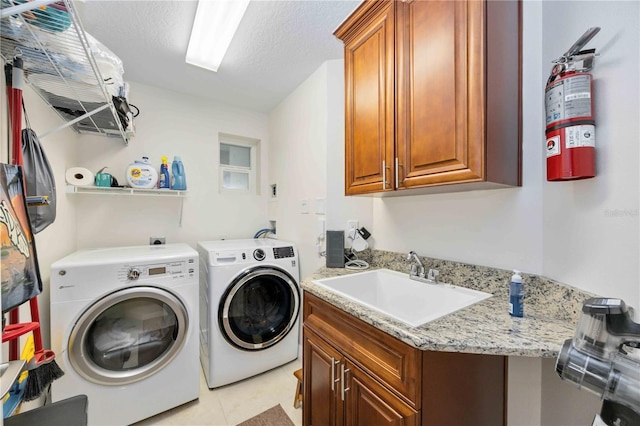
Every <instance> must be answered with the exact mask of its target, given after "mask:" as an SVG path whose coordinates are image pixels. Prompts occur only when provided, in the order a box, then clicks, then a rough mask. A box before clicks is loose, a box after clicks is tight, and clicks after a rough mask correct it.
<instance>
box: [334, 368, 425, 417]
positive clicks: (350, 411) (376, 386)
mask: <svg viewBox="0 0 640 426" xmlns="http://www.w3.org/2000/svg"><path fill="white" fill-rule="evenodd" d="M345 365H346V372H345V375H344V376H345V378H344V380H345V389H346V391H345V404H346V405H345V408H344V410H345V413H344V422H345V425H348V426H356V425H389V426H391V425H393V426H418V425H419V424H420V413H419V412H418V411H416V410H414V409H413V408H411V407H410V406H409V405H407V404H406V403H405V402H404V401H402V399H400V398H398V397H397V396H396V395H395V394H393V393H392V392H390V391H389V390H388V389H387V388H386V387H384V386H383V385H381V384H380V383H379V382H378V381H377V380H376V379H374V378H372V377H371V376H369V375H368V374H367V373H365V372H364V371H362V370H361V369H360V368H358V366H357V365H355V364H353V363H351V362H349V361H347V362H346V364H345Z"/></svg>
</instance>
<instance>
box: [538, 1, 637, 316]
mask: <svg viewBox="0 0 640 426" xmlns="http://www.w3.org/2000/svg"><path fill="white" fill-rule="evenodd" d="M569 17H570V19H568V18H569ZM595 26H599V27H601V28H602V30H601V31H600V33H598V34H597V35H596V36H595V38H594V39H593V40H592V41H591V42H590V43H589V44H588V46H587V47H596V49H597V51H596V52H599V53H600V54H601V56H600V57H598V58H597V59H596V61H595V67H594V69H593V71H592V74H593V76H594V98H595V119H596V153H597V154H596V156H597V157H596V173H597V176H596V177H595V178H594V179H588V180H584V181H575V182H562V183H557V182H545V183H544V198H543V204H544V226H543V231H544V248H543V254H544V272H545V275H547V276H548V277H551V278H554V279H556V280H558V281H560V282H565V283H567V284H571V285H575V286H576V287H580V288H583V289H585V290H588V291H592V292H594V293H598V294H601V295H603V296H611V297H620V298H622V299H624V300H626V301H627V303H628V304H631V305H634V304H636V303H637V302H638V301H639V300H640V285H639V278H638V277H639V273H640V270H639V269H638V256H639V251H638V232H639V228H638V216H639V215H638V191H639V187H640V180H639V175H638V140H640V131H639V127H638V123H639V121H638V117H640V106H639V101H638V100H639V93H640V86H639V83H638V75H640V65H639V61H640V3H638V2H627V1H595V2H591V1H585V2H562V1H559V2H543V26H542V27H543V28H544V31H543V32H542V34H543V36H542V42H543V50H542V66H543V67H545V68H546V67H549V66H550V65H549V64H550V61H551V60H552V59H554V58H555V57H557V56H558V55H560V54H562V52H564V50H565V49H567V48H568V47H569V46H571V45H572V44H573V42H575V40H576V39H577V38H578V37H579V36H580V35H582V33H584V31H585V30H586V29H587V28H589V27H595Z"/></svg>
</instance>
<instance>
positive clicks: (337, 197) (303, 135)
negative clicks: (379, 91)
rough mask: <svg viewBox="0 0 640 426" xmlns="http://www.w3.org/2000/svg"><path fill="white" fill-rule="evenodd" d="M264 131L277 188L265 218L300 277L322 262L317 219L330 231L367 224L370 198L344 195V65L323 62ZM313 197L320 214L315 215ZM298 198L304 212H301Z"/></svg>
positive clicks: (292, 94) (337, 61) (281, 104)
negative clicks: (290, 251)
mask: <svg viewBox="0 0 640 426" xmlns="http://www.w3.org/2000/svg"><path fill="white" fill-rule="evenodd" d="M269 129H270V141H271V150H270V153H269V166H270V177H269V179H270V183H275V184H277V186H278V195H277V199H275V200H271V201H270V202H269V218H270V219H274V220H276V222H277V234H278V238H281V239H283V240H288V241H292V242H294V243H296V245H297V247H298V250H299V252H300V273H301V276H303V277H304V276H307V275H309V274H311V273H312V272H313V271H314V270H316V269H317V268H318V267H320V266H323V265H324V264H325V258H324V257H321V256H320V255H319V254H318V247H317V242H318V240H317V236H318V231H317V221H318V219H326V229H329V230H344V229H345V226H346V221H347V220H348V219H357V220H359V221H360V225H361V226H365V227H368V228H371V225H372V220H371V200H370V199H366V198H364V199H358V198H356V197H348V198H347V197H345V196H344V62H343V61H342V60H335V61H327V62H325V63H324V64H322V65H321V66H320V67H319V68H318V70H316V72H315V73H314V74H313V75H311V76H310V77H309V78H308V79H307V80H306V81H305V82H303V83H302V84H301V85H300V86H299V87H298V88H297V89H296V90H295V91H294V92H293V93H291V94H290V95H289V96H288V97H287V98H286V99H285V100H284V101H282V102H281V103H280V104H279V105H278V106H277V107H276V108H275V109H274V110H273V111H272V112H271V114H270V116H269ZM318 198H321V199H323V200H324V204H325V212H326V214H324V215H323V214H316V203H317V199H318ZM302 200H307V201H308V203H309V213H308V214H303V213H301V202H302ZM321 244H322V246H321V249H322V250H324V242H321ZM346 245H347V247H349V244H346Z"/></svg>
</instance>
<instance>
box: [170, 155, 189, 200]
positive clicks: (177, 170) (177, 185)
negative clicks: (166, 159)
mask: <svg viewBox="0 0 640 426" xmlns="http://www.w3.org/2000/svg"><path fill="white" fill-rule="evenodd" d="M171 173H172V176H171V189H175V190H177V191H185V190H186V189H187V177H186V176H185V174H184V166H183V165H182V159H181V158H180V157H179V156H178V155H176V156H174V157H173V162H172V163H171Z"/></svg>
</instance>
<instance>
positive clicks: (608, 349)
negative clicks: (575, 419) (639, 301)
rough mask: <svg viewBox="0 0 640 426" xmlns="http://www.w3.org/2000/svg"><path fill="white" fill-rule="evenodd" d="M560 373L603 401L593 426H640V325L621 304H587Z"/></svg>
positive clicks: (602, 300) (560, 362)
mask: <svg viewBox="0 0 640 426" xmlns="http://www.w3.org/2000/svg"><path fill="white" fill-rule="evenodd" d="M556 372H557V373H558V375H559V376H560V377H561V378H562V379H563V380H566V381H569V382H572V383H574V384H575V385H576V386H577V387H578V389H586V390H588V391H590V392H592V393H595V394H596V395H598V396H599V397H600V398H601V399H602V401H603V402H602V409H601V411H600V414H599V415H596V418H595V420H594V423H593V425H594V426H595V425H607V426H632V425H640V324H638V323H635V322H633V320H632V319H631V316H630V315H629V311H628V309H627V306H626V305H625V303H624V302H623V301H622V300H621V299H612V298H591V299H588V300H587V301H586V302H584V304H583V306H582V313H581V315H580V319H579V320H578V326H577V329H576V334H575V336H574V338H573V339H569V340H566V341H565V342H564V345H563V347H562V350H561V351H560V354H559V355H558V359H557V361H556Z"/></svg>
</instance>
